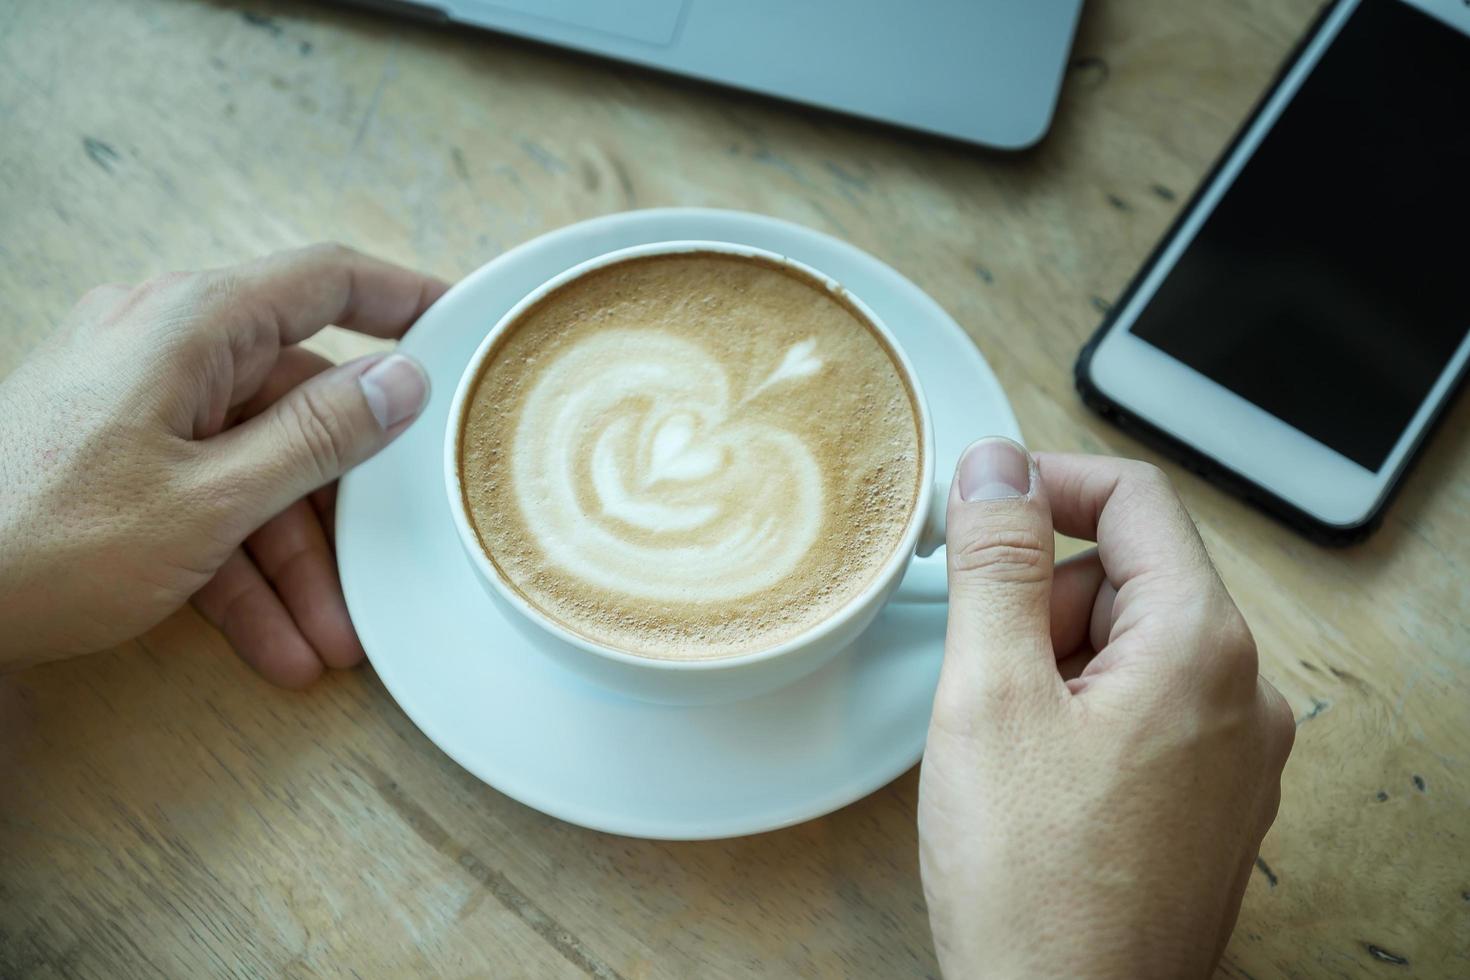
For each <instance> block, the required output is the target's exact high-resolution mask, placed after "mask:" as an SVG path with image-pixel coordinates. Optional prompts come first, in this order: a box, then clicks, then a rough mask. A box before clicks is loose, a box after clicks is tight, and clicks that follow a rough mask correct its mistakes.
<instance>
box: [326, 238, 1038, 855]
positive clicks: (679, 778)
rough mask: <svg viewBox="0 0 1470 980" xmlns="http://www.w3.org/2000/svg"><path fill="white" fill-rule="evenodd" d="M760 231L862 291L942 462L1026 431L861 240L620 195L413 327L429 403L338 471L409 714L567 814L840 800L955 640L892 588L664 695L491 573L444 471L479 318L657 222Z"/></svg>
mask: <svg viewBox="0 0 1470 980" xmlns="http://www.w3.org/2000/svg"><path fill="white" fill-rule="evenodd" d="M672 239H706V240H710V239H713V240H718V241H727V242H735V243H738V244H745V245H755V246H759V247H761V248H765V249H769V250H771V251H773V252H778V253H781V254H784V255H789V256H791V257H792V258H795V259H798V260H800V261H802V262H806V263H808V264H810V265H812V266H814V267H816V268H817V269H820V270H822V271H823V272H826V273H827V274H829V275H831V276H832V277H834V278H835V279H837V280H838V281H840V282H842V283H843V284H844V285H846V286H848V287H849V288H850V289H852V290H853V292H855V293H856V294H857V295H859V296H861V297H862V298H863V299H864V300H866V301H867V303H868V304H869V305H870V306H871V307H872V308H873V309H874V310H875V311H876V312H877V313H878V315H879V316H880V317H882V318H883V320H884V321H885V322H886V323H887V324H888V325H889V327H890V328H891V329H892V331H893V333H894V334H895V335H896V336H897V337H898V339H899V342H900V343H901V344H903V347H904V350H906V351H907V352H908V354H909V356H910V357H911V358H912V360H913V362H914V364H915V366H916V367H917V369H918V373H919V377H920V380H921V382H922V384H923V386H924V389H925V393H926V395H927V396H928V399H929V404H930V407H931V409H932V411H933V416H934V424H935V432H936V435H937V446H938V448H937V459H936V463H937V467H936V472H937V473H940V474H947V473H952V472H953V470H954V465H955V463H956V461H957V460H958V459H959V454H960V452H961V451H963V449H964V447H965V446H966V445H968V444H969V443H970V441H971V440H973V439H975V438H978V437H979V436H982V435H991V434H1001V435H1008V436H1011V437H1012V438H1019V436H1020V432H1019V430H1018V428H1017V426H1016V420H1015V416H1014V415H1012V413H1011V409H1010V406H1009V404H1008V403H1007V401H1006V399H1005V396H1004V394H1002V392H1001V390H1000V386H999V384H997V382H996V380H995V375H994V374H992V373H991V371H990V367H989V366H988V365H987V364H986V363H985V361H984V359H983V358H982V357H981V356H980V354H979V352H978V351H976V349H975V346H974V344H972V343H971V342H970V340H969V338H968V337H966V336H965V334H964V332H963V331H962V330H960V328H959V327H958V326H957V325H956V324H955V322H954V321H953V320H951V319H950V318H949V316H948V315H947V314H946V313H945V312H944V311H943V310H942V309H940V307H939V306H938V304H936V303H935V302H934V301H933V300H932V299H930V298H929V297H928V296H927V295H925V294H924V293H923V292H921V291H920V290H919V289H918V287H916V286H915V285H913V283H911V282H909V281H908V280H907V279H905V278H903V277H902V276H900V275H899V274H898V273H897V272H895V271H893V270H892V269H890V268H889V267H888V266H886V265H884V264H883V263H881V262H879V261H878V260H877V259H874V258H873V257H872V256H870V255H868V254H867V253H865V252H862V251H859V250H858V249H856V248H854V247H853V246H851V245H848V244H846V243H845V242H841V241H839V240H837V239H835V238H831V237H829V236H827V235H823V234H820V233H818V232H815V231H812V230H810V229H807V228H803V227H800V226H799V225H793V224H788V223H787V222H784V221H777V220H775V219H773V218H766V217H762V216H759V215H753V214H745V213H741V212H736V211H710V210H695V209H669V210H649V211H634V212H628V213H625V214H615V215H609V216H607V217H604V218H598V219H595V220H592V221H586V222H583V223H582V224H577V225H572V226H570V227H567V228H562V229H560V230H558V231H554V232H551V233H549V234H547V235H543V236H542V237H540V238H537V239H535V240H534V241H531V242H528V243H526V244H524V245H521V246H520V247H518V248H515V249H513V250H511V251H509V252H507V253H505V254H504V255H502V256H500V257H499V258H497V259H495V260H494V261H493V262H491V263H490V264H489V265H488V266H486V267H485V268H483V269H481V270H479V271H478V272H476V273H474V274H473V275H471V276H470V277H469V278H467V279H466V280H465V281H464V282H462V283H460V284H459V285H458V286H456V287H455V289H454V290H453V291H452V292H450V293H449V295H448V296H446V297H445V298H444V299H443V300H442V301H440V302H439V303H438V304H436V305H435V306H434V308H433V309H431V310H429V312H428V313H426V314H425V315H424V316H423V318H422V319H421V320H420V321H419V322H418V324H416V325H415V326H414V328H413V329H412V330H411V331H409V333H408V336H407V337H405V338H404V340H403V349H404V350H405V351H407V352H409V353H412V354H413V355H414V356H415V357H417V358H419V360H421V361H422V362H423V363H424V365H425V366H426V367H427V368H428V371H429V375H430V376H431V378H432V379H433V387H434V394H433V397H432V399H431V400H430V402H429V406H428V408H427V410H426V411H425V412H424V416H423V418H422V419H420V420H419V421H418V423H416V424H415V425H414V426H413V427H412V428H410V429H409V431H408V432H406V433H405V434H404V435H403V436H402V437H401V438H400V439H399V440H398V441H397V442H395V443H394V444H393V445H392V446H390V447H389V448H388V449H387V450H386V451H385V452H383V453H382V454H380V455H379V456H377V457H376V458H375V459H373V460H371V461H370V462H368V463H367V464H366V465H364V466H361V467H359V468H358V469H356V470H355V471H353V472H352V473H351V474H350V475H348V476H347V477H346V478H345V479H344V480H343V481H342V489H341V494H340V497H339V499H338V504H337V552H338V559H337V560H338V563H339V565H340V568H341V574H342V586H343V589H344V591H345V592H346V595H347V605H348V607H349V608H350V610H351V612H352V619H353V622H354V623H355V624H356V625H357V631H358V634H359V635H360V636H361V637H362V642H363V646H364V647H365V648H366V649H367V653H368V657H369V658H370V659H371V661H372V663H373V666H374V667H375V668H376V669H377V672H378V675H379V676H380V677H381V678H382V679H383V683H384V684H385V685H386V686H387V688H388V690H389V692H390V693H391V694H392V695H393V697H394V698H395V699H396V700H397V701H398V703H399V705H400V706H402V708H403V710H404V711H405V712H407V713H408V716H409V717H410V718H411V719H413V721H414V723H415V724H416V725H418V727H419V728H420V729H422V730H423V732H424V734H425V735H427V736H428V737H429V738H430V739H431V740H433V742H434V743H435V744H436V745H438V746H439V747H440V748H441V749H443V750H444V751H445V752H446V753H448V755H449V756H450V757H451V758H453V759H454V760H455V761H456V762H458V763H459V764H460V765H462V766H464V767H465V768H466V769H468V770H469V771H470V772H472V773H474V774H475V775H476V776H478V777H479V778H480V779H482V780H484V781H485V782H487V783H489V784H490V785H491V786H493V787H495V788H496V789H498V790H500V791H501V792H503V793H506V794H507V795H509V796H512V797H514V798H515V799H517V800H520V801H521V802H522V803H525V804H526V805H528V806H532V807H535V808H536V809H538V810H541V811H543V812H545V813H549V814H551V815H552V816H556V817H560V818H561V819H563V820H568V821H571V822H572V823H576V824H581V825H582V826H584V827H590V828H593V829H595V830H602V831H608V832H611V833H616V834H626V835H630V836H634V837H655V838H667V839H703V838H713V837H733V836H737V835H741V834H753V833H758V832H760V831H765V830H774V829H776V828H778V827H785V826H788V825H790V824H794V823H799V822H800V821H803V820H808V819H811V818H812V817H817V816H820V815H822V814H824V813H829V812H831V811H832V810H835V809H837V808H838V807H841V806H844V805H846V804H848V803H850V802H852V801H853V800H856V799H858V798H860V797H862V796H865V795H866V794H868V793H871V792H872V791H873V790H875V789H877V788H878V787H880V786H882V785H884V784H885V783H887V782H889V781H890V780H892V779H894V778H895V777H897V776H898V775H900V774H901V773H903V772H904V771H905V770H907V769H908V768H910V767H911V766H913V765H914V763H915V762H917V761H918V759H919V755H920V752H921V751H922V749H923V746H924V734H925V730H926V728H927V726H928V723H929V706H930V702H931V700H932V698H933V694H934V685H935V682H936V680H937V678H938V673H939V662H940V658H941V656H942V654H943V642H944V623H945V607H944V606H943V605H942V604H941V605H928V606H921V605H906V606H899V605H890V607H889V608H888V609H886V610H885V611H884V612H883V613H882V614H881V615H880V616H879V618H878V620H877V622H876V623H875V624H874V625H873V627H872V628H871V629H869V630H868V632H867V633H865V634H864V635H863V636H862V638H861V639H860V640H859V641H858V642H857V644H856V649H854V650H852V651H850V652H849V653H847V654H844V655H843V656H841V657H839V658H838V659H837V660H836V661H835V662H833V663H832V664H831V665H830V666H828V667H825V668H823V669H822V670H820V671H818V672H817V673H816V674H813V675H812V676H810V677H808V678H806V679H805V680H803V681H801V682H799V683H797V684H796V685H794V686H792V687H789V688H786V689H785V690H781V691H778V692H776V693H775V694H771V695H768V696H766V697H763V698H757V699H753V700H749V701H742V702H737V703H735V704H727V705H718V706H715V707H699V708H684V707H666V706H660V705H651V704H645V703H643V702H639V701H630V700H625V699H623V698H620V697H618V696H615V695H612V694H610V693H607V692H604V691H602V690H601V689H598V688H595V687H592V686H591V685H589V684H587V683H586V682H584V681H582V680H581V679H580V678H579V677H577V676H575V675H573V674H570V673H568V672H566V671H565V670H564V669H563V668H561V667H558V666H557V665H556V664H554V663H552V662H551V661H550V660H548V659H546V658H544V657H543V656H541V655H539V654H537V653H535V652H533V651H531V650H529V649H526V648H525V646H524V644H523V643H522V641H521V640H520V639H519V638H518V636H517V633H516V631H515V628H514V627H513V626H512V625H511V624H510V623H508V622H506V621H505V620H504V618H502V616H501V614H500V612H499V611H498V610H497V608H496V606H495V605H493V604H492V603H491V601H490V599H489V598H488V597H487V596H486V595H485V594H484V593H483V592H482V590H481V587H480V585H479V584H478V583H477V582H476V581H475V578H474V575H473V573H472V572H471V571H470V567H469V564H468V562H467V560H466V559H465V556H464V554H463V552H462V551H461V550H460V546H459V542H458V540H457V539H456V537H455V533H454V527H453V525H452V524H451V523H450V516H449V508H448V504H447V503H446V501H445V496H444V489H443V487H441V486H440V480H441V476H440V473H441V467H440V453H441V452H442V449H443V431H444V426H445V423H446V416H447V414H448V408H449V401H450V398H451V396H452V395H453V393H454V388H455V384H456V382H457V381H458V379H459V375H460V373H461V372H462V371H463V369H464V366H465V364H467V363H468V361H469V358H470V355H471V353H473V351H474V349H475V346H476V345H477V344H478V343H479V341H480V340H481V339H482V338H483V337H484V335H485V332H486V331H487V330H489V329H490V327H491V326H493V325H494V323H495V322H496V320H498V319H499V318H500V316H501V314H503V313H504V312H505V311H506V310H508V309H509V308H510V307H511V306H512V305H513V304H514V303H515V302H516V301H517V300H519V299H520V298H521V297H522V296H524V295H525V294H526V293H528V292H530V291H531V289H533V288H535V287H536V286H537V285H539V284H540V283H541V282H543V281H544V280H546V279H549V278H550V277H551V276H553V275H555V274H556V273H558V272H560V271H562V270H563V269H566V268H569V267H571V266H573V265H576V264H577V263H579V262H581V261H583V260H584V259H588V258H591V257H593V256H595V255H600V254H602V253H603V252H609V251H612V250H614V249H619V248H624V247H626V246H629V245H637V244H641V243H644V242H657V241H667V240H672Z"/></svg>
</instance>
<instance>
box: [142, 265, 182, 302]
mask: <svg viewBox="0 0 1470 980" xmlns="http://www.w3.org/2000/svg"><path fill="white" fill-rule="evenodd" d="M196 275H197V274H196V273H193V272H162V273H159V274H158V275H156V276H152V277H151V278H148V279H145V280H143V281H142V282H141V283H139V284H138V285H137V286H135V287H134V288H133V295H134V296H135V297H137V298H139V299H151V298H154V297H158V296H163V295H167V294H170V293H173V292H175V291H177V290H179V289H180V288H182V287H185V286H187V285H188V284H189V283H190V282H191V281H192V280H193V279H194V278H195V277H196Z"/></svg>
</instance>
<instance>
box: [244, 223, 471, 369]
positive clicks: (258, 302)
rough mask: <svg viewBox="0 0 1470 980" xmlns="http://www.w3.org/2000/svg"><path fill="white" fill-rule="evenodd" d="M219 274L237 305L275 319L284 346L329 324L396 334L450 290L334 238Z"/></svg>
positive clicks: (375, 333)
mask: <svg viewBox="0 0 1470 980" xmlns="http://www.w3.org/2000/svg"><path fill="white" fill-rule="evenodd" d="M217 274H218V275H222V276H224V277H225V278H227V279H228V281H229V283H230V288H229V289H227V290H222V291H220V292H221V293H222V294H223V295H224V296H226V297H227V298H228V301H229V303H230V304H231V305H232V306H233V307H234V309H235V311H236V312H237V313H238V312H239V311H244V312H246V313H247V314H249V315H251V316H258V317H261V318H263V319H264V320H265V322H267V323H271V324H274V326H275V328H276V330H277V335H278V337H279V342H280V344H281V345H282V346H285V345H287V344H295V343H299V342H300V341H302V340H305V339H306V338H307V337H310V336H311V335H312V334H314V333H316V332H317V331H318V330H320V329H321V328H322V327H324V326H327V325H328V324H335V325H336V326H339V327H343V328H345V329H348V330H355V331H357V332H358V333H365V334H370V335H372V336H374V337H400V336H402V335H403V332H404V331H405V330H407V329H408V328H409V327H411V326H412V325H413V323H414V321H415V320H417V319H418V318H419V316H420V315H421V314H422V313H423V312H424V311H425V310H427V309H428V308H429V307H430V306H431V305H433V303H434V302H435V301H436V300H437V299H438V298H439V297H440V296H443V295H444V292H445V291H446V290H447V289H448V288H449V284H448V283H446V282H444V281H443V280H441V279H437V278H435V277H433V276H426V275H423V274H422V273H418V272H414V271H413V270H411V269H405V268H403V267H402V266H398V265H393V264H392V263H389V262H384V261H382V260H381V259H375V258H372V257H370V256H367V255H364V254H362V253H361V252H358V251H356V250H355V249H350V248H347V247H346V246H343V245H336V244H326V245H313V246H310V247H309V248H303V249H299V250H297V251H293V252H280V253H277V254H275V255H270V256H267V257H265V258H263V259H259V260H257V261H255V262H251V263H249V264H247V265H244V266H240V267H238V268H235V269H230V270H224V271H222V272H220V273H217Z"/></svg>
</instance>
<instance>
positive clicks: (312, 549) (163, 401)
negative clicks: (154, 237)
mask: <svg viewBox="0 0 1470 980" xmlns="http://www.w3.org/2000/svg"><path fill="white" fill-rule="evenodd" d="M446 288H447V287H446V286H445V284H444V283H442V282H440V281H438V280H436V279H432V278H428V277H425V276H421V275H418V274H417V273H414V272H410V271H408V270H406V269H401V268H399V267H397V266H392V265H389V264H387V263H384V262H380V261H378V260H376V259H371V258H368V257H367V256H364V255H360V254H358V253H357V252H354V251H351V250H350V249H346V248H343V247H341V246H336V245H322V246H314V247H312V248H308V249H304V250H301V251H297V252H288V253H282V254H279V255H274V256H271V257H268V258H265V259H261V260H259V261H256V262H252V263H249V264H246V265H242V266H237V267H234V268H229V269H219V270H212V271H208V272H198V273H173V274H170V275H165V276H160V277H158V278H155V279H151V280H149V281H148V282H145V283H143V284H142V285H141V286H137V287H134V288H129V287H127V286H122V285H109V286H101V287H98V288H97V289H94V290H92V291H91V292H89V293H87V295H86V296H84V297H83V298H82V300H81V301H80V302H79V303H78V304H77V306H76V308H75V309H73V310H72V311H71V313H70V314H69V315H68V317H67V319H66V321H65V322H64V323H63V325H62V327H61V328H60V330H59V331H58V332H57V334H56V335H55V336H54V337H52V338H50V340H49V341H48V343H46V344H45V345H44V346H43V347H42V348H41V349H39V350H38V351H37V352H36V354H35V355H34V356H33V357H32V358H30V359H29V360H28V361H26V362H25V363H23V364H22V365H21V366H20V368H18V369H17V370H16V371H15V372H14V373H13V374H12V375H11V376H10V377H8V378H6V379H5V380H4V382H3V383H0V420H3V429H0V668H3V667H6V666H15V665H17V664H19V663H28V662H36V661H39V660H47V659H52V658H56V657H61V656H69V655H72V654H78V653H85V652H88V651H92V650H98V649H102V648H104V647H107V646H111V645H113V644H116V643H119V642H121V641H123V640H126V639H128V638H130V637H133V636H136V635H137V634H139V633H141V632H143V631H144V630H146V629H148V628H149V627H151V626H153V625H154V624H156V623H158V622H159V621H161V620H162V619H163V618H164V617H166V616H168V615H169V614H170V613H171V612H173V611H174V610H175V609H177V608H178V607H179V606H181V605H182V604H183V603H184V602H185V601H186V600H188V599H189V598H190V597H193V600H194V604H195V606H196V607H197V608H198V609H199V611H200V612H201V613H203V614H204V616H205V618H206V619H208V620H209V621H210V622H212V623H213V624H214V625H215V626H217V627H218V628H219V629H220V630H221V631H222V632H223V633H224V634H225V636H226V637H227V638H228V639H229V641H230V643H231V644H232V645H233V646H234V648H235V649H236V651H237V652H238V653H239V654H240V656H241V657H243V658H244V659H245V660H246V661H247V662H249V663H250V664H251V666H253V667H254V668H255V669H256V670H258V671H259V672H260V673H261V674H262V675H264V676H265V677H266V678H267V679H269V680H271V681H273V682H274V683H277V684H280V685H283V686H287V687H299V686H301V685H303V684H306V683H308V682H310V681H311V680H313V679H314V678H316V677H317V676H318V675H319V674H320V673H321V672H322V669H323V667H324V666H328V667H348V666H351V665H353V664H355V663H357V662H358V661H360V660H361V659H362V656H363V651H362V646H361V644H360V643H359V642H358V639H357V634H356V633H355V632H354V630H353V628H352V623H351V621H350V620H349V618H348V615H347V607H346V604H345V602H344V600H343V598H342V589H341V585H340V584H339V582H338V581H337V573H336V565H335V562H334V560H333V557H332V549H331V543H330V542H331V528H332V521H331V517H332V509H333V503H334V500H335V493H336V486H335V481H336V479H337V477H338V476H340V475H341V474H342V473H343V472H344V471H346V470H347V469H349V468H350V467H352V466H353V465H355V464H357V463H360V462H362V461H363V460H365V459H367V458H368V457H369V456H371V455H373V454H374V453H375V452H377V451H378V450H379V449H382V448H383V447H384V446H386V445H387V444H388V443H389V442H390V441H391V440H392V439H393V438H394V437H395V436H397V435H398V434H399V433H400V432H402V431H403V430H404V429H405V428H407V426H408V425H409V423H411V422H412V421H413V419H414V418H415V417H416V416H417V415H418V413H419V411H420V410H421V409H422V408H423V405H424V403H425V402H426V401H427V398H428V378H427V376H426V375H425V374H424V372H423V369H422V368H421V367H419V366H418V364H417V363H416V362H414V361H413V360H411V359H410V358H408V357H406V356H404V355H399V354H390V355H387V356H384V355H374V356H370V357H364V358H361V359H358V360H355V361H352V362H350V363H348V364H343V365H341V366H339V367H332V366H331V365H330V364H329V363H328V362H327V361H325V360H323V359H322V358H320V357H318V356H316V355H315V354H312V353H311V352H309V351H307V350H304V349H303V348H301V347H298V346H296V345H297V344H298V343H299V342H300V341H302V340H305V339H306V338H307V337H309V336H311V335H312V334H314V333H316V332H317V331H318V330H319V329H320V328H321V327H323V326H325V325H327V324H336V325H338V326H341V327H345V328H348V329H351V330H356V331H359V332H362V333H365V334H371V335H373V336H375V337H397V336H399V335H401V334H402V333H403V331H404V330H406V329H407V328H408V327H409V326H410V325H412V324H413V322H414V321H415V320H416V319H417V318H418V317H419V315H420V314H421V313H423V311H424V310H425V309H426V308H428V306H429V305H430V304H431V303H433V302H434V300H436V299H438V298H439V296H440V295H442V294H443V292H444V290H445V289H446Z"/></svg>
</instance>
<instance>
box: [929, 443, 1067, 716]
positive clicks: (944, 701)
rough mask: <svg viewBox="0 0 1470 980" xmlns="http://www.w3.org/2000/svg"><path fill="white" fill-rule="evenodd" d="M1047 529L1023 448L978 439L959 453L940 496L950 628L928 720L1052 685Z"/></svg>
mask: <svg viewBox="0 0 1470 980" xmlns="http://www.w3.org/2000/svg"><path fill="white" fill-rule="evenodd" d="M1052 549H1053V536H1052V526H1051V513H1050V510H1049V508H1048V505H1047V497H1046V488H1045V487H1044V486H1043V485H1042V484H1041V481H1040V480H1038V479H1036V473H1035V466H1034V464H1033V463H1032V461H1031V457H1030V455H1029V454H1028V453H1027V452H1026V450H1025V449H1024V448H1023V447H1021V446H1020V445H1018V444H1017V443H1014V442H1012V441H1011V440H1009V439H1002V438H991V439H984V440H981V441H980V442H977V443H975V444H974V445H972V446H970V448H969V449H967V450H965V454H964V456H963V457H962V458H961V459H960V463H959V466H958V468H957V470H956V473H955V479H954V483H953V485H952V486H951V487H950V494H949V514H948V547H947V549H946V551H947V553H948V561H949V630H948V635H947V637H946V640H945V658H944V666H943V668H942V670H941V674H940V681H939V692H938V695H937V696H936V700H935V715H936V718H937V719H939V720H940V721H941V723H943V721H944V718H945V717H946V716H947V715H949V714H951V713H957V714H956V715H955V717H957V718H962V717H964V716H965V715H966V714H967V713H968V712H970V711H972V710H973V705H974V703H975V700H976V699H977V698H978V697H981V696H982V695H986V694H993V693H995V692H997V691H1004V692H1007V693H1010V692H1015V691H1018V690H1031V691H1037V692H1040V691H1044V690H1056V689H1058V688H1059V685H1060V681H1059V680H1058V676H1057V668H1056V658H1055V654H1054V652H1053V650H1052V644H1051V610H1050V605H1051V589H1052V554H1053V550H1052Z"/></svg>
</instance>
